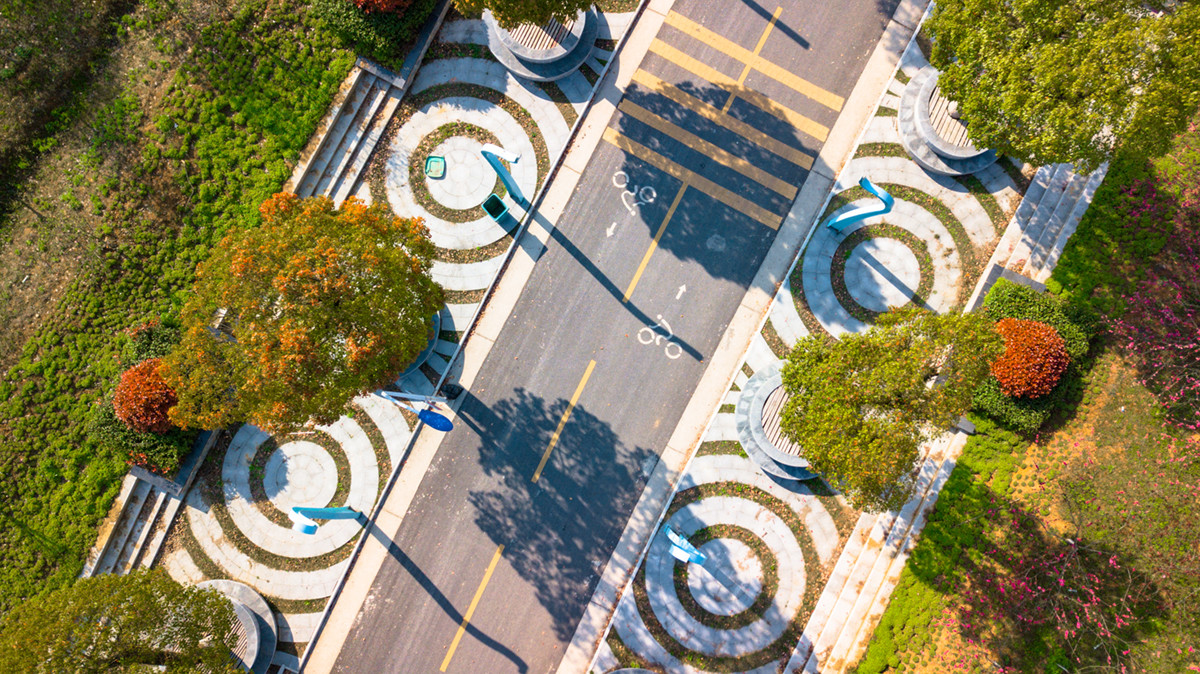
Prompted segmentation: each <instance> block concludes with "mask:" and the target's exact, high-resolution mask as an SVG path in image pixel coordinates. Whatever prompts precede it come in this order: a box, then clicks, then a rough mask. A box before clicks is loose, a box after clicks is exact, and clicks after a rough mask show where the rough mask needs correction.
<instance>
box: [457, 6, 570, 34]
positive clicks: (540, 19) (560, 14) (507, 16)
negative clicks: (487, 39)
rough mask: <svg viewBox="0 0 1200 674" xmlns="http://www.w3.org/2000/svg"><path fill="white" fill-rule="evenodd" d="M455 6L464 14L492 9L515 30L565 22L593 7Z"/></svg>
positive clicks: (503, 22) (505, 23)
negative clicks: (528, 26) (521, 27)
mask: <svg viewBox="0 0 1200 674" xmlns="http://www.w3.org/2000/svg"><path fill="white" fill-rule="evenodd" d="M454 4H455V5H456V6H457V7H458V10H459V11H460V12H463V13H464V14H478V13H479V12H482V11H483V10H485V9H490V10H491V11H492V15H493V16H495V17H496V22H497V23H499V24H500V25H501V26H504V27H505V28H515V27H516V26H517V25H519V24H522V23H532V24H534V25H538V26H540V25H542V24H544V23H546V22H547V21H549V20H550V19H552V18H553V19H558V20H559V21H563V22H565V21H567V20H568V19H573V18H575V14H576V12H579V11H580V10H585V11H586V10H587V9H588V8H589V7H591V6H592V0H454Z"/></svg>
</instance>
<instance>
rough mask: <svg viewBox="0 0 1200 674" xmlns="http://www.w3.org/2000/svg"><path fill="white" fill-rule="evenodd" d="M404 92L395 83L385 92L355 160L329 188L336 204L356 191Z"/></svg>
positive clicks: (356, 149) (355, 155) (356, 151)
mask: <svg viewBox="0 0 1200 674" xmlns="http://www.w3.org/2000/svg"><path fill="white" fill-rule="evenodd" d="M402 94H403V92H402V90H401V89H400V88H399V87H397V86H396V85H395V84H393V85H392V87H391V88H389V89H388V90H387V92H386V93H385V95H384V99H383V104H382V106H381V107H380V109H379V110H378V111H377V113H376V114H375V116H374V118H373V119H372V120H371V123H370V127H369V129H368V130H367V132H366V134H365V135H364V136H363V139H362V142H360V143H359V144H358V147H357V148H355V150H354V161H352V162H351V163H350V166H349V167H348V168H347V169H346V170H345V171H344V172H343V173H342V174H341V175H340V176H339V177H338V179H337V181H336V182H335V183H333V185H332V187H331V188H330V190H329V194H330V196H331V197H333V203H334V205H336V206H341V204H342V202H343V201H345V200H346V199H347V198H349V196H350V195H351V194H353V193H354V192H355V186H356V185H358V178H359V176H360V175H361V174H362V171H363V169H364V168H365V167H366V165H367V161H368V160H369V159H370V158H371V153H373V152H374V151H375V146H376V145H377V144H378V143H379V139H380V137H382V136H383V131H384V129H386V128H387V125H388V122H389V121H391V119H392V115H393V114H395V112H396V108H397V107H399V105H400V99H401V96H402Z"/></svg>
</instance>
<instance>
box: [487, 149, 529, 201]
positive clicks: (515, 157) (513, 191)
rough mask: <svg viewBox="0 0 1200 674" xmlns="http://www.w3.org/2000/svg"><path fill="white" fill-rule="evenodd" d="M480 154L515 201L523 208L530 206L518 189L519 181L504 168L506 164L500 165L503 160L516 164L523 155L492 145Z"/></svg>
mask: <svg viewBox="0 0 1200 674" xmlns="http://www.w3.org/2000/svg"><path fill="white" fill-rule="evenodd" d="M479 154H481V155H483V158H484V159H486V160H487V163H489V164H491V166H492V170H493V171H495V172H496V175H498V176H500V181H501V182H503V183H504V187H505V188H506V189H507V190H508V193H509V194H510V195H512V198H513V201H516V202H517V203H518V204H521V205H522V206H528V205H529V201H527V200H526V199H525V195H524V194H523V193H522V192H521V188H520V187H517V181H515V180H513V177H512V174H511V173H509V172H508V169H506V168H504V164H501V163H500V160H501V159H503V160H504V161H507V162H509V163H510V164H511V163H515V162H517V161H519V160H520V159H521V155H519V154H516V153H514V152H509V151H508V150H505V149H504V148H502V147H498V146H496V145H492V144H491V143H488V144H486V145H484V146H483V149H481V150H480V151H479ZM497 219H498V218H497Z"/></svg>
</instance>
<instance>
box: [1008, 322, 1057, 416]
mask: <svg viewBox="0 0 1200 674" xmlns="http://www.w3.org/2000/svg"><path fill="white" fill-rule="evenodd" d="M996 332H999V333H1000V335H1001V336H1002V337H1004V355H1002V356H1000V358H998V359H997V360H996V362H994V363H992V375H993V376H995V377H996V381H998V382H1000V389H1001V390H1002V391H1004V392H1005V393H1006V394H1008V395H1010V396H1012V397H1014V398H1040V397H1042V396H1044V395H1046V394H1047V393H1049V392H1050V391H1051V390H1052V389H1053V388H1054V385H1055V384H1057V383H1058V380H1059V378H1060V377H1062V374H1063V372H1066V370H1067V364H1068V363H1069V362H1070V360H1071V357H1070V356H1068V355H1067V346H1066V344H1065V343H1064V342H1063V338H1062V337H1060V336H1059V334H1058V332H1056V331H1055V330H1054V328H1052V327H1050V326H1049V325H1046V324H1045V323H1042V322H1039V321H1026V320H1022V319H1019V318H1005V319H1003V320H1000V321H998V322H997V323H996Z"/></svg>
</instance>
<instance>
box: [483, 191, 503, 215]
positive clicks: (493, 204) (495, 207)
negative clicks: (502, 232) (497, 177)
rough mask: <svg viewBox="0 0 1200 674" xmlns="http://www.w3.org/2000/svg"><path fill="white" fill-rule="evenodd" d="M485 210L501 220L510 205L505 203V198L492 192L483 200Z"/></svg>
mask: <svg viewBox="0 0 1200 674" xmlns="http://www.w3.org/2000/svg"><path fill="white" fill-rule="evenodd" d="M483 210H484V212H485V213H487V214H488V215H490V216H492V219H493V220H495V221H496V222H500V218H502V217H504V214H505V213H507V212H508V206H506V205H504V200H503V199H501V198H500V197H499V196H498V195H495V194H490V195H488V198H487V199H484V200H483Z"/></svg>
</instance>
